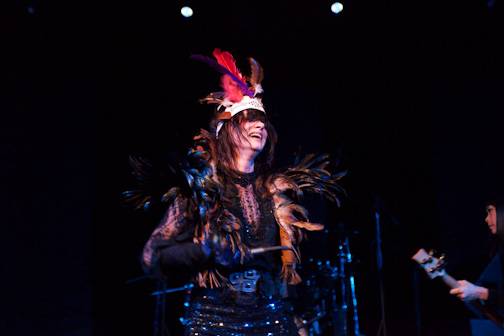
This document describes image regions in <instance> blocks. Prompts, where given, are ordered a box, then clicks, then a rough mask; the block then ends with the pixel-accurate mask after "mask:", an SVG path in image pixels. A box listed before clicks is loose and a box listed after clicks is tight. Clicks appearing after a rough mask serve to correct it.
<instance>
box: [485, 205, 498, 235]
mask: <svg viewBox="0 0 504 336" xmlns="http://www.w3.org/2000/svg"><path fill="white" fill-rule="evenodd" d="M486 210H487V216H486V218H485V222H486V223H487V225H488V228H489V229H490V232H492V234H496V233H497V212H496V209H495V206H493V205H489V206H487V208H486Z"/></svg>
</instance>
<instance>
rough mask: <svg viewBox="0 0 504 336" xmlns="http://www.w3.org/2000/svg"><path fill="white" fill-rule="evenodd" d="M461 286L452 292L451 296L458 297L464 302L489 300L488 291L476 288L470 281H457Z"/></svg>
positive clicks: (483, 288)
mask: <svg viewBox="0 0 504 336" xmlns="http://www.w3.org/2000/svg"><path fill="white" fill-rule="evenodd" d="M457 282H458V284H459V286H458V287H457V288H453V289H452V290H450V294H452V295H456V296H457V297H458V298H459V299H461V300H462V301H472V300H488V289H487V288H485V287H480V286H476V285H474V284H472V283H470V282H469V281H466V280H460V281H457Z"/></svg>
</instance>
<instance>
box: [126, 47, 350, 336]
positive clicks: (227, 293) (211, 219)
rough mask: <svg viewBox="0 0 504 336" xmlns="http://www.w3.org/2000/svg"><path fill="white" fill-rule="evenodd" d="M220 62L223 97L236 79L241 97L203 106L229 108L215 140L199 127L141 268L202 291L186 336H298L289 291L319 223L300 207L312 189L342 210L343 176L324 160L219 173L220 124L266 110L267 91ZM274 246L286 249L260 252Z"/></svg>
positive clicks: (216, 96)
mask: <svg viewBox="0 0 504 336" xmlns="http://www.w3.org/2000/svg"><path fill="white" fill-rule="evenodd" d="M214 56H215V57H216V58H217V59H218V60H219V64H213V63H212V64H211V65H212V66H213V67H214V68H218V69H220V71H221V72H222V73H223V74H224V75H225V76H224V79H223V82H224V83H223V86H224V88H225V90H227V89H229V86H230V85H231V86H233V85H235V84H233V81H238V82H239V83H238V84H237V85H235V86H237V87H238V89H239V91H240V90H241V91H240V92H241V93H240V94H241V96H240V95H238V98H237V99H236V98H235V100H234V101H233V99H232V97H236V92H235V91H233V90H238V89H237V87H234V88H232V89H231V91H233V92H232V94H226V92H224V93H213V94H211V95H210V96H209V97H207V98H206V99H205V101H206V102H210V103H218V104H219V105H220V106H222V107H224V108H225V110H224V111H222V112H221V113H220V114H219V115H218V117H217V120H219V124H218V125H217V129H216V132H215V133H209V132H207V131H205V130H201V133H200V134H199V135H198V136H196V137H195V138H194V140H195V144H194V146H193V148H192V149H191V150H190V151H189V153H188V157H187V160H186V161H185V162H184V163H183V164H182V165H181V167H180V169H181V171H182V173H183V175H184V177H185V180H186V182H187V185H186V186H176V187H173V188H171V189H169V190H168V191H167V192H166V193H165V194H164V195H163V196H162V199H163V201H164V202H165V203H167V204H169V208H168V210H167V211H166V214H165V216H164V218H163V220H162V221H161V223H160V224H159V226H158V227H157V228H156V229H155V230H154V232H153V233H152V235H151V237H150V239H149V240H148V242H147V244H146V245H145V248H144V252H143V266H144V269H145V270H146V272H148V273H149V274H152V275H154V276H158V277H169V276H170V274H173V272H181V271H183V272H188V273H190V274H192V277H193V280H194V282H195V283H196V285H197V288H196V289H195V290H194V291H193V293H192V300H191V304H190V305H189V309H188V310H187V316H186V318H187V319H186V320H187V324H186V334H187V335H222V336H224V335H297V327H296V326H295V324H294V320H293V318H292V316H291V314H290V312H289V310H290V308H289V304H288V303H287V302H286V301H285V300H284V298H286V297H287V296H288V291H287V286H288V285H295V284H298V283H299V282H300V281H301V278H300V277H299V275H298V274H297V272H296V263H297V262H299V251H298V244H299V243H300V241H301V239H302V237H303V233H302V229H307V230H320V229H322V228H323V226H322V225H320V224H315V223H310V222H309V220H308V218H307V211H306V210H305V209H304V208H303V207H302V206H300V205H298V204H296V203H295V202H294V200H297V199H298V198H299V197H301V196H302V194H303V191H309V192H315V193H319V194H323V195H325V196H326V197H327V198H328V199H330V200H333V201H335V202H337V203H338V204H339V202H338V199H337V197H336V195H337V193H339V192H343V190H342V189H341V187H340V186H339V185H338V180H339V179H340V178H341V177H342V176H343V175H344V173H339V174H331V173H329V172H328V171H327V170H326V167H327V165H328V161H327V156H319V157H316V156H314V155H309V156H307V157H306V158H304V159H303V160H300V161H298V162H297V164H296V165H295V166H294V167H292V168H289V169H286V170H285V171H283V172H276V173H262V174H260V175H258V176H256V175H255V174H253V173H252V174H243V173H239V172H236V171H229V170H226V169H223V168H222V167H220V165H219V162H218V153H217V141H218V136H219V130H220V129H221V128H222V125H223V123H224V121H225V120H229V119H231V118H232V117H233V116H234V115H235V114H237V113H240V112H241V111H243V110H246V109H247V110H250V109H254V110H259V111H261V112H264V109H263V107H262V103H261V101H260V98H259V97H258V96H256V95H257V94H258V93H260V92H262V89H261V87H260V79H262V70H261V69H260V67H259V65H258V64H257V62H255V61H254V60H251V61H250V63H251V66H252V72H253V73H255V75H254V74H253V75H252V76H251V79H250V83H251V86H250V87H249V86H247V85H246V84H247V82H246V81H245V80H244V77H243V76H242V75H241V74H240V73H239V72H237V69H236V67H235V66H234V60H233V59H232V56H230V54H228V53H225V52H220V51H218V50H217V51H214ZM197 58H199V59H203V60H204V61H205V62H207V63H209V62H211V60H209V59H208V58H205V57H203V56H199V57H197ZM231 63H232V64H231ZM230 64H231V66H230ZM223 66H225V67H226V68H225V69H224V70H222V69H221V68H222V67H223ZM219 67H220V68H219ZM228 77H229V78H228ZM226 78H227V82H226ZM240 81H241V82H240ZM233 95H234V96H233ZM132 163H133V166H134V168H135V171H136V172H137V175H142V173H143V172H144V171H145V169H143V167H142V165H143V162H142V161H138V160H137V161H135V160H133V161H132ZM141 180H142V181H145V179H141ZM127 197H128V198H129V199H130V200H132V201H134V202H136V203H137V204H139V205H137V206H141V205H142V204H146V203H148V202H150V201H151V196H149V195H146V194H145V193H142V192H141V191H139V190H137V191H132V192H129V193H128V194H127ZM272 246H278V247H279V248H281V252H280V253H279V252H266V253H259V252H258V251H257V248H262V247H272ZM255 249H256V250H255Z"/></svg>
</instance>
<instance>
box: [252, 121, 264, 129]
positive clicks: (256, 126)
mask: <svg viewBox="0 0 504 336" xmlns="http://www.w3.org/2000/svg"><path fill="white" fill-rule="evenodd" d="M254 128H259V129H263V128H264V123H263V122H262V121H260V120H257V121H256V122H255V123H254Z"/></svg>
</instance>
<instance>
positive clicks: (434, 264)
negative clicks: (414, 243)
mask: <svg viewBox="0 0 504 336" xmlns="http://www.w3.org/2000/svg"><path fill="white" fill-rule="evenodd" d="M411 259H413V260H415V261H416V262H417V263H418V264H419V265H420V266H421V267H422V268H423V269H424V270H425V272H427V275H428V276H429V277H430V278H431V279H434V278H436V277H438V276H443V275H445V274H446V272H445V269H444V266H445V259H444V255H441V256H440V257H439V258H436V257H435V256H434V252H433V251H429V253H427V252H426V251H425V250H424V249H420V250H418V252H417V253H415V255H414V256H413V257H411Z"/></svg>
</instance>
